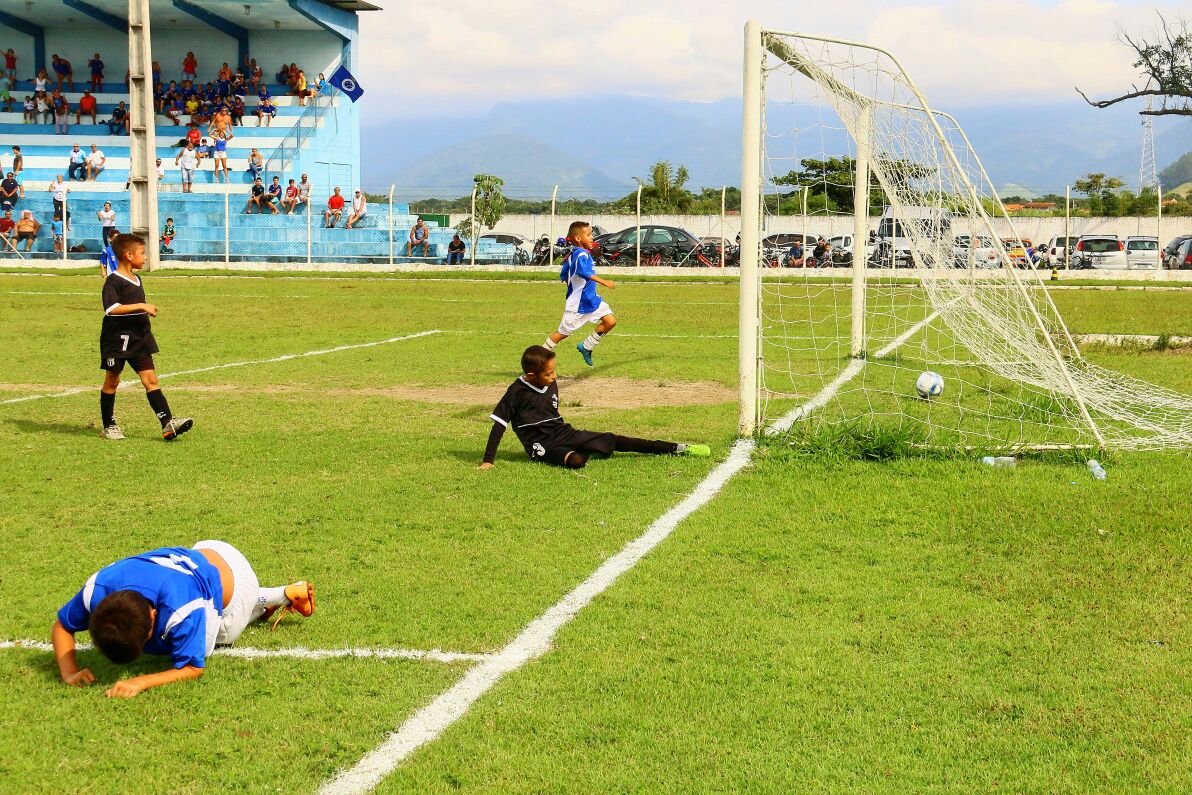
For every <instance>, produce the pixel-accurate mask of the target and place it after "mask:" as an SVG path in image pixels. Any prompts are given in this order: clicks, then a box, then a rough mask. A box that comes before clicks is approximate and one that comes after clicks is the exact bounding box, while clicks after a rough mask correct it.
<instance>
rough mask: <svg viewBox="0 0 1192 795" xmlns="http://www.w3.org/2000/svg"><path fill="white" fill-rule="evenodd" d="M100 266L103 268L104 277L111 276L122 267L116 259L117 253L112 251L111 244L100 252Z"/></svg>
mask: <svg viewBox="0 0 1192 795" xmlns="http://www.w3.org/2000/svg"><path fill="white" fill-rule="evenodd" d="M99 264H100V266H101V267H103V275H104V276H111V275H112V274H113V273H115V272H116V269H117V268H119V267H120V263H119V261H117V259H116V252H115V251H113V250H112V246H111V244H110V243H109V244H108V245H106V246H104V247H103V251H101V252H99Z"/></svg>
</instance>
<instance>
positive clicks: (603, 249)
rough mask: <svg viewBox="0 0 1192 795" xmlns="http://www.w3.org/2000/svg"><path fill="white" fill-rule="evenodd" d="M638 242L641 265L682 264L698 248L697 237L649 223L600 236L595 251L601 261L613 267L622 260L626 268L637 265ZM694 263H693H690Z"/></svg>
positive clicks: (679, 230)
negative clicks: (639, 231)
mask: <svg viewBox="0 0 1192 795" xmlns="http://www.w3.org/2000/svg"><path fill="white" fill-rule="evenodd" d="M639 240H640V241H641V256H642V264H643V265H646V264H649V265H663V264H665V265H669V264H672V262H673V263H679V262H686V261H687V260H689V259H692V258H693V256H694V254H695V252H696V251H697V250H698V249H699V248H700V242H699V238H697V237H696V236H695V235H693V234H691V233H690V232H688V231H687V230H685V229H680V228H679V227H677V226H655V225H653V224H651V225H648V226H642V227H641V236H640V237H639V236H638V228H637V227H635V226H631V227H629V228H628V229H622V230H621V231H620V232H617V233H615V234H611V235H603V236H601V237H600V238H599V239H598V240H597V241H596V242H597V243H599V244H600V247H599V250H598V252H594V253H599V255H600V256H601V257H602V258H603V260H604V262H605V263H606V264H609V265H616V264H618V263H619V262H620V261H621V258H622V257H628V259H627V260H625V261H624V263H625V264H626V265H632V264H634V263H636V262H637V251H636V249H637V247H638V241H639ZM692 264H695V263H692Z"/></svg>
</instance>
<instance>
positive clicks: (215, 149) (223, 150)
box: [211, 130, 232, 182]
mask: <svg viewBox="0 0 1192 795" xmlns="http://www.w3.org/2000/svg"><path fill="white" fill-rule="evenodd" d="M211 156H212V158H213V159H214V163H215V178H216V179H217V180H218V179H219V174H220V172H221V171H222V172H223V178H224V182H231V181H232V178H231V176H229V174H228V137H227V135H225V134H224V132H223V130H219V131H217V132H216V133H215V141H214V143H213V144H212V146H211Z"/></svg>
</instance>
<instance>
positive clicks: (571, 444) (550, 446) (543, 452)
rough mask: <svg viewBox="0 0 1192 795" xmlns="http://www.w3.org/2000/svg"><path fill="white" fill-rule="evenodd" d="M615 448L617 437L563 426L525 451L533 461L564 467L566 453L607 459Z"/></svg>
mask: <svg viewBox="0 0 1192 795" xmlns="http://www.w3.org/2000/svg"><path fill="white" fill-rule="evenodd" d="M616 447H617V435H616V434H615V433H604V432H602V431H581V430H578V429H576V428H572V427H571V426H570V425H566V426H564V427H563V428H562V429H560V431H559V433H557V434H555V435H554V436H553V437H552V438H551V439H549V440H547V441H546V442H536V443H534V444H533V445H531V446H530V449H529V450H528V451H527V452H528V453H529V454H530V458H532V459H534V460H535V461H544V462H546V463H548V464H554V465H555V466H559V467H561V466H566V464H565V459H566V458H567V454H568V453H573V452H574V453H583V454H584V455H585V456H587V457H588V458H591V457H593V456H595V457H597V458H608V457H609V456H610V455H612V454H613V451H614V450H616Z"/></svg>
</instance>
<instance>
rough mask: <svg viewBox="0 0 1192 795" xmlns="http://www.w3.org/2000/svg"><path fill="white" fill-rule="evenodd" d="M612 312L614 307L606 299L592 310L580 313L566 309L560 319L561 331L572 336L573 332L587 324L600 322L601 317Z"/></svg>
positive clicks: (567, 335)
mask: <svg viewBox="0 0 1192 795" xmlns="http://www.w3.org/2000/svg"><path fill="white" fill-rule="evenodd" d="M612 313H613V309H612V307H611V306H609V305H608V303H607V302H605V301H601V302H600V306H598V307H596V308H595V309H594V310H592V311H591V312H584V313H580V312H571V311H566V310H565V311H564V312H563V319H562V320H560V321H559V333H560V334H562V335H564V336H566V337H570V336H571V335H572V334H574V333H575V332H577V331H579V330H580V329H581V328H583V327H584V326H586V325H587V324H589V323H599V322H600V318H602V317H604V316H605V315H611V314H612Z"/></svg>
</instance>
